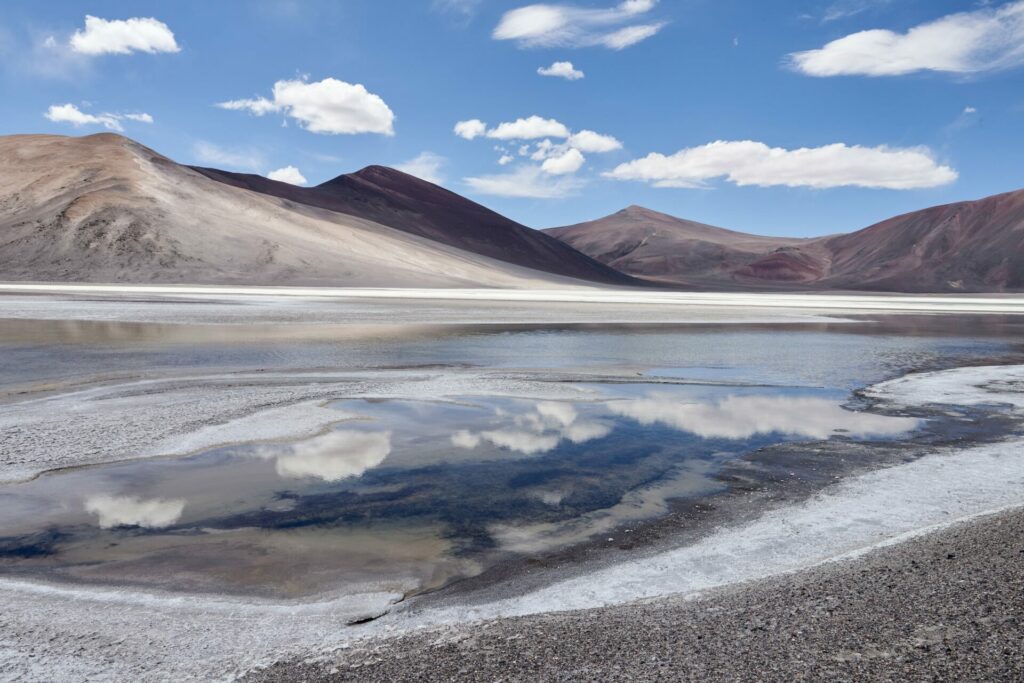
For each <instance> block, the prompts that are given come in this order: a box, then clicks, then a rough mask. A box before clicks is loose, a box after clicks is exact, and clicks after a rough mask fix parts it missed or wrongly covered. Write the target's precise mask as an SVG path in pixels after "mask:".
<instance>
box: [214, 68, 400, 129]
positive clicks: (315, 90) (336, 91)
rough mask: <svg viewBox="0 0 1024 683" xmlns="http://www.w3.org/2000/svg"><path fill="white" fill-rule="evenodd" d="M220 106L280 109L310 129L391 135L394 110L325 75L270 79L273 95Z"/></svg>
mask: <svg viewBox="0 0 1024 683" xmlns="http://www.w3.org/2000/svg"><path fill="white" fill-rule="evenodd" d="M217 106H218V107H220V108H222V109H232V110H245V111H249V112H251V113H253V114H255V115H256V116H263V115H265V114H270V113H274V112H281V113H283V114H285V115H286V116H289V117H291V118H293V119H295V120H296V121H298V122H299V123H300V125H302V127H303V128H305V129H306V130H308V131H309V132H311V133H323V134H328V135H354V134H357V133H379V134H381V135H394V132H395V131H394V121H395V114H394V112H392V111H391V108H390V107H388V105H387V103H385V102H384V100H383V99H381V97H380V96H379V95H375V94H373V93H371V92H369V91H368V90H367V89H366V88H365V87H364V86H363V85H361V84H355V85H353V84H352V83H346V82H345V81H339V80H338V79H336V78H325V79H323V80H322V81H315V82H313V83H310V82H308V81H306V80H290V81H278V82H276V83H274V91H273V98H272V99H267V98H265V97H257V98H253V99H241V100H229V101H227V102H220V103H218V104H217Z"/></svg>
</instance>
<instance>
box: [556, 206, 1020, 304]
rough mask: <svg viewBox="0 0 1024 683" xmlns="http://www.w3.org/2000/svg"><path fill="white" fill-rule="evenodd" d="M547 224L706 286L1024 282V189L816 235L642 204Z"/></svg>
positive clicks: (637, 269)
mask: <svg viewBox="0 0 1024 683" xmlns="http://www.w3.org/2000/svg"><path fill="white" fill-rule="evenodd" d="M546 232H547V233H548V234H550V235H552V236H554V237H557V238H558V239H560V240H562V241H564V242H565V243H566V244H568V245H570V246H572V247H574V248H576V249H579V250H580V251H582V252H584V253H586V254H589V255H590V256H592V257H594V258H595V259H597V260H599V261H601V262H603V263H606V264H608V265H611V266H613V267H615V268H617V269H619V270H622V271H623V272H625V273H629V274H631V275H635V276H637V277H646V278H654V279H657V280H659V281H662V282H665V283H672V284H677V285H681V286H689V287H699V288H704V289H751V290H756V289H817V290H842V289H852V290H875V291H892V292H958V291H962V292H1004V291H1021V290H1024V190H1018V191H1016V192H1009V193H1006V194H1000V195H995V196H993V197H987V198H985V199H979V200H977V201H969V202H959V203H956V204H947V205H944V206H936V207H932V208H929V209H924V210H922V211H915V212H913V213H908V214H905V215H902V216H897V217H895V218H890V219H888V220H886V221H882V222H881V223H877V224H876V225H872V226H870V227H868V228H865V229H863V230H859V231H857V232H854V233H850V234H846V235H832V236H826V237H819V238H814V239H794V238H785V237H761V236H756V235H748V234H745V233H739V232H734V231H731V230H726V229H724V228H716V227H712V226H708V225H703V224H701V223H695V222H693V221H687V220H683V219H679V218H674V217H672V216H668V215H666V214H662V213H658V212H656V211H651V210H649V209H644V208H641V207H636V206H632V207H629V208H627V209H624V210H622V211H619V212H617V213H614V214H612V215H610V216H607V217H605V218H601V219H598V220H595V221H589V222H586V223H580V224H578V225H572V226H567V227H563V228H551V229H549V230H547V231H546Z"/></svg>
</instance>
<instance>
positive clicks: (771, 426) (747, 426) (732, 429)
mask: <svg viewBox="0 0 1024 683" xmlns="http://www.w3.org/2000/svg"><path fill="white" fill-rule="evenodd" d="M608 408H609V410H611V411H612V412H613V413H616V414H618V415H622V416H624V417H628V418H631V419H633V420H636V421H638V422H639V423H640V424H646V425H649V424H654V423H660V424H664V425H668V426H669V427H672V428H674V429H678V430H680V431H685V432H690V433H692V434H696V435H697V436H700V437H703V438H706V439H710V438H722V439H748V438H750V437H752V436H754V435H755V434H771V433H780V434H793V435H797V436H803V437H807V438H811V439H827V438H828V437H829V436H831V435H832V434H834V433H836V432H842V433H849V434H854V435H856V436H895V435H898V434H903V433H905V432H907V431H909V430H911V429H913V428H914V427H916V426H917V425H918V420H917V419H916V418H912V417H889V416H887V415H875V414H873V413H864V412H856V411H852V410H846V409H844V408H843V407H842V406H840V405H839V404H837V403H835V402H834V401H830V400H827V399H822V398H814V397H795V398H794V397H787V396H729V397H727V398H724V399H722V400H721V401H718V402H716V403H682V402H679V401H677V400H673V399H668V398H659V397H649V398H642V399H633V400H628V401H615V402H612V403H609V404H608Z"/></svg>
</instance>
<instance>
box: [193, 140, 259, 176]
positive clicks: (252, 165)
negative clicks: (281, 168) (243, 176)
mask: <svg viewBox="0 0 1024 683" xmlns="http://www.w3.org/2000/svg"><path fill="white" fill-rule="evenodd" d="M192 155H193V156H194V157H195V158H196V160H197V161H200V162H202V163H204V164H213V165H215V166H227V167H229V168H238V169H244V170H247V171H255V170H259V169H261V168H265V167H266V160H265V159H264V158H263V155H262V154H260V153H259V152H257V151H255V150H251V149H242V150H236V149H225V148H224V147H220V146H218V145H215V144H213V143H212V142H207V141H205V140H200V141H198V142H196V143H195V144H194V145H192Z"/></svg>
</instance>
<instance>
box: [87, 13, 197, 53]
mask: <svg viewBox="0 0 1024 683" xmlns="http://www.w3.org/2000/svg"><path fill="white" fill-rule="evenodd" d="M71 49H72V50H73V51H75V52H78V53H79V54H84V55H106V54H112V55H126V54H130V53H132V52H148V53H150V54H152V53H156V52H180V51H181V48H180V47H178V43H177V41H175V39H174V33H172V32H171V29H170V28H168V26H167V24H165V23H164V22H162V21H158V20H156V19H154V18H152V17H149V18H141V17H136V18H133V19H114V20H107V19H100V18H99V17H94V16H91V15H86V17H85V28H84V29H80V30H78V31H75V33H74V35H72V36H71Z"/></svg>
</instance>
